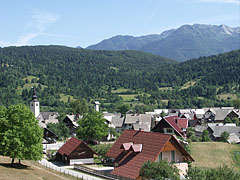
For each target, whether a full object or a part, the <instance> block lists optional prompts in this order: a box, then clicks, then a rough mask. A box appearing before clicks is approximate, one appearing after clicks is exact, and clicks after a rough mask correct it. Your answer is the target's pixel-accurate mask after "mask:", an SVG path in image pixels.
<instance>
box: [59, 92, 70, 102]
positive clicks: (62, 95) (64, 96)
mask: <svg viewBox="0 0 240 180" xmlns="http://www.w3.org/2000/svg"><path fill="white" fill-rule="evenodd" d="M59 96H60V98H61V99H60V100H61V101H63V102H68V97H70V100H71V101H74V98H73V96H71V95H65V94H63V93H61V94H59Z"/></svg>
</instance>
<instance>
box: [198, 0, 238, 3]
mask: <svg viewBox="0 0 240 180" xmlns="http://www.w3.org/2000/svg"><path fill="white" fill-rule="evenodd" d="M198 1H200V2H210V3H232V4H239V3H240V0H198Z"/></svg>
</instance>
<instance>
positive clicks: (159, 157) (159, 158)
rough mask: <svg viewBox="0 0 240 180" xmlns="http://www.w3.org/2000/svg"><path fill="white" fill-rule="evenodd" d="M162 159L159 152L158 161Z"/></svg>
mask: <svg viewBox="0 0 240 180" xmlns="http://www.w3.org/2000/svg"><path fill="white" fill-rule="evenodd" d="M161 160H162V152H160V154H159V155H158V161H161Z"/></svg>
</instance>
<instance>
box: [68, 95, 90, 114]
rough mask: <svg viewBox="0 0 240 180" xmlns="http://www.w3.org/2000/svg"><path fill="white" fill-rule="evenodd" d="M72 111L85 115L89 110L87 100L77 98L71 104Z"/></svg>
mask: <svg viewBox="0 0 240 180" xmlns="http://www.w3.org/2000/svg"><path fill="white" fill-rule="evenodd" d="M70 107H71V111H72V112H73V113H74V114H76V115H83V114H86V113H87V112H88V106H87V102H86V100H84V99H83V100H82V101H80V100H76V101H73V102H71V104H70Z"/></svg>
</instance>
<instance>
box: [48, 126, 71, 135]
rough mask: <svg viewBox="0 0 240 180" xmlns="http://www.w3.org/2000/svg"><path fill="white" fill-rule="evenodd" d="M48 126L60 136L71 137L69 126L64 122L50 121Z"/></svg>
mask: <svg viewBox="0 0 240 180" xmlns="http://www.w3.org/2000/svg"><path fill="white" fill-rule="evenodd" d="M47 128H49V129H50V130H51V131H52V132H54V133H55V134H56V135H57V136H58V137H59V138H60V137H63V138H67V137H69V128H68V127H67V126H66V125H65V124H64V123H63V122H59V123H55V124H54V123H49V124H47Z"/></svg>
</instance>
